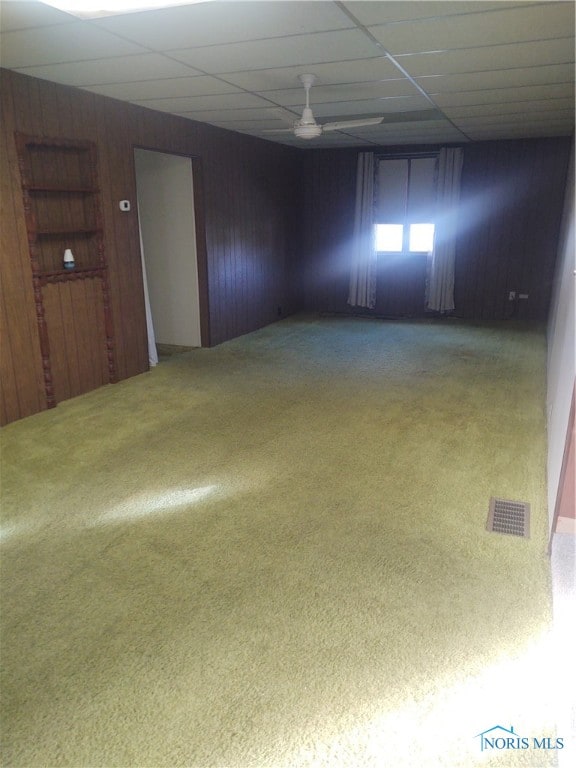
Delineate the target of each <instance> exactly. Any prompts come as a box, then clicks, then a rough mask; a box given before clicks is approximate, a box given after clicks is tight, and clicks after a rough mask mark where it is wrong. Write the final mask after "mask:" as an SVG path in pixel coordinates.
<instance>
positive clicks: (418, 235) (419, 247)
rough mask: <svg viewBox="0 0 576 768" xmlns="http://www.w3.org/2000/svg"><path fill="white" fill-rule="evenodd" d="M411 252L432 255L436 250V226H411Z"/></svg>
mask: <svg viewBox="0 0 576 768" xmlns="http://www.w3.org/2000/svg"><path fill="white" fill-rule="evenodd" d="M409 248H410V251H412V252H422V251H423V252H426V253H430V252H431V251H432V249H433V248H434V224H410V243H409Z"/></svg>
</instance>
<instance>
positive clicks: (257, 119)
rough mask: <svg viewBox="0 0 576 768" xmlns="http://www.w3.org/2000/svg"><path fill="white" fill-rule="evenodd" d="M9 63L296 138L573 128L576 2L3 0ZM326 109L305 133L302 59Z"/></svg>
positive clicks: (414, 140)
mask: <svg viewBox="0 0 576 768" xmlns="http://www.w3.org/2000/svg"><path fill="white" fill-rule="evenodd" d="M0 28H1V36H0V63H1V65H2V67H4V68H7V69H12V70H15V71H17V72H21V73H23V74H25V75H31V76H33V77H37V78H41V79H45V80H50V81H53V82H57V83H63V84H65V85H72V86H75V87H78V88H82V89H85V90H88V91H92V92H94V93H98V94H102V95H104V96H109V97H112V98H114V99H120V100H122V101H128V102H132V103H133V104H138V105H140V106H143V107H147V108H149V109H155V110H160V111H162V112H169V113H172V114H175V115H181V116H183V117H185V118H189V119H191V120H197V121H200V122H204V123H210V124H212V125H216V126H220V127H222V128H227V129H229V130H232V131H239V132H241V133H247V134H251V135H253V136H258V137H261V138H264V139H267V140H269V141H276V142H281V143H284V144H291V145H295V146H300V147H319V146H327V147H335V146H338V147H345V146H371V145H395V144H420V143H433V144H436V143H448V142H467V141H483V140H490V139H506V138H526V137H539V136H565V135H570V134H571V133H572V132H573V130H574V2H572V1H568V0H565V1H563V2H536V0H531V1H529V2H507V1H506V0H499V1H497V2H457V1H450V2H434V1H433V0H427V1H426V2H416V1H411V0H410V1H408V0H407V1H405V2H375V1H373V2H361V1H360V0H358V1H356V2H328V1H327V0H326V1H323V2H313V1H312V2H283V1H282V0H274V1H272V0H260V1H259V2H243V1H242V0H237V1H236V2H204V3H200V4H190V5H180V6H176V7H168V8H165V9H162V10H150V11H143V12H139V13H127V14H125V15H114V16H108V17H102V18H97V19H92V20H80V19H78V18H77V17H75V16H72V15H70V14H68V13H64V12H63V11H59V10H56V9H54V8H52V7H50V6H48V5H46V4H45V3H42V2H31V1H29V0H3V2H2V8H1V16H0ZM304 73H314V74H315V75H316V76H317V83H316V85H315V86H314V87H313V89H312V92H311V101H312V107H313V110H314V114H315V116H316V119H317V120H318V122H320V123H325V122H332V121H338V120H341V119H347V120H349V119H353V118H362V117H367V116H376V115H383V116H384V117H385V119H384V121H383V123H382V124H380V125H376V126H370V127H363V128H354V129H347V130H343V131H334V132H332V133H326V134H324V135H323V136H322V137H320V138H318V139H313V140H311V141H306V142H303V141H302V140H299V139H296V138H295V137H294V136H293V135H292V134H291V133H290V132H287V133H271V134H267V133H265V131H267V130H275V129H282V128H285V129H286V128H289V127H290V125H291V123H292V122H293V121H295V120H297V119H298V118H299V117H300V114H301V112H302V108H303V106H304V91H303V89H302V87H301V85H300V82H299V81H298V75H300V74H304Z"/></svg>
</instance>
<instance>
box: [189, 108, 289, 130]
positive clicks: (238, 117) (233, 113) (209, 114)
mask: <svg viewBox="0 0 576 768" xmlns="http://www.w3.org/2000/svg"><path fill="white" fill-rule="evenodd" d="M175 114H178V115H181V116H182V117H189V118H190V119H192V120H201V121H202V122H206V123H214V122H224V123H228V124H229V125H228V127H229V128H230V129H232V128H233V123H235V122H236V121H239V122H244V121H245V120H269V119H270V118H272V119H278V120H281V121H282V118H281V117H280V116H279V115H278V114H277V113H276V111H275V108H274V107H271V108H268V109H266V108H256V109H211V110H201V111H196V112H193V111H191V110H182V111H178V112H176V113H175ZM299 117H300V115H299V114H297V113H296V112H295V113H294V115H293V116H292V118H290V117H288V115H286V122H284V121H282V123H283V125H290V124H292V123H293V122H294V121H295V120H297V119H298V118H299ZM279 127H282V125H281V126H279Z"/></svg>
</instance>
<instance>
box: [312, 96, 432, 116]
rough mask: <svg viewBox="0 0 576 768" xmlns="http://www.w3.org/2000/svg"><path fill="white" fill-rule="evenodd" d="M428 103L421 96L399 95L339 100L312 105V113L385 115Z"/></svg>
mask: <svg viewBox="0 0 576 768" xmlns="http://www.w3.org/2000/svg"><path fill="white" fill-rule="evenodd" d="M429 107H430V104H429V102H428V101H426V99H424V98H423V97H421V96H400V97H398V98H390V99H372V100H370V101H339V102H330V103H329V104H317V105H315V106H314V114H315V116H316V117H317V118H319V117H330V118H340V117H342V118H344V117H346V118H347V117H349V116H351V115H362V116H364V115H385V114H388V113H392V112H394V113H395V112H410V111H412V110H424V109H428V108H429Z"/></svg>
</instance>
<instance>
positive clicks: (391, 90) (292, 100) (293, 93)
mask: <svg viewBox="0 0 576 768" xmlns="http://www.w3.org/2000/svg"><path fill="white" fill-rule="evenodd" d="M262 95H263V96H266V98H269V99H271V100H272V101H275V102H277V103H278V104H282V105H284V106H300V107H303V106H304V104H305V94H304V88H302V87H300V88H291V89H289V90H286V91H263V92H262ZM391 96H417V97H420V94H419V92H418V90H417V89H416V88H415V87H414V86H413V85H412V83H411V82H410V81H409V80H408V79H404V80H389V81H387V82H377V83H354V84H350V83H348V84H345V85H315V86H314V87H313V88H312V91H311V93H310V101H311V104H312V107H313V108H315V107H316V105H317V104H323V103H326V102H333V101H362V100H367V99H384V98H388V97H391Z"/></svg>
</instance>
